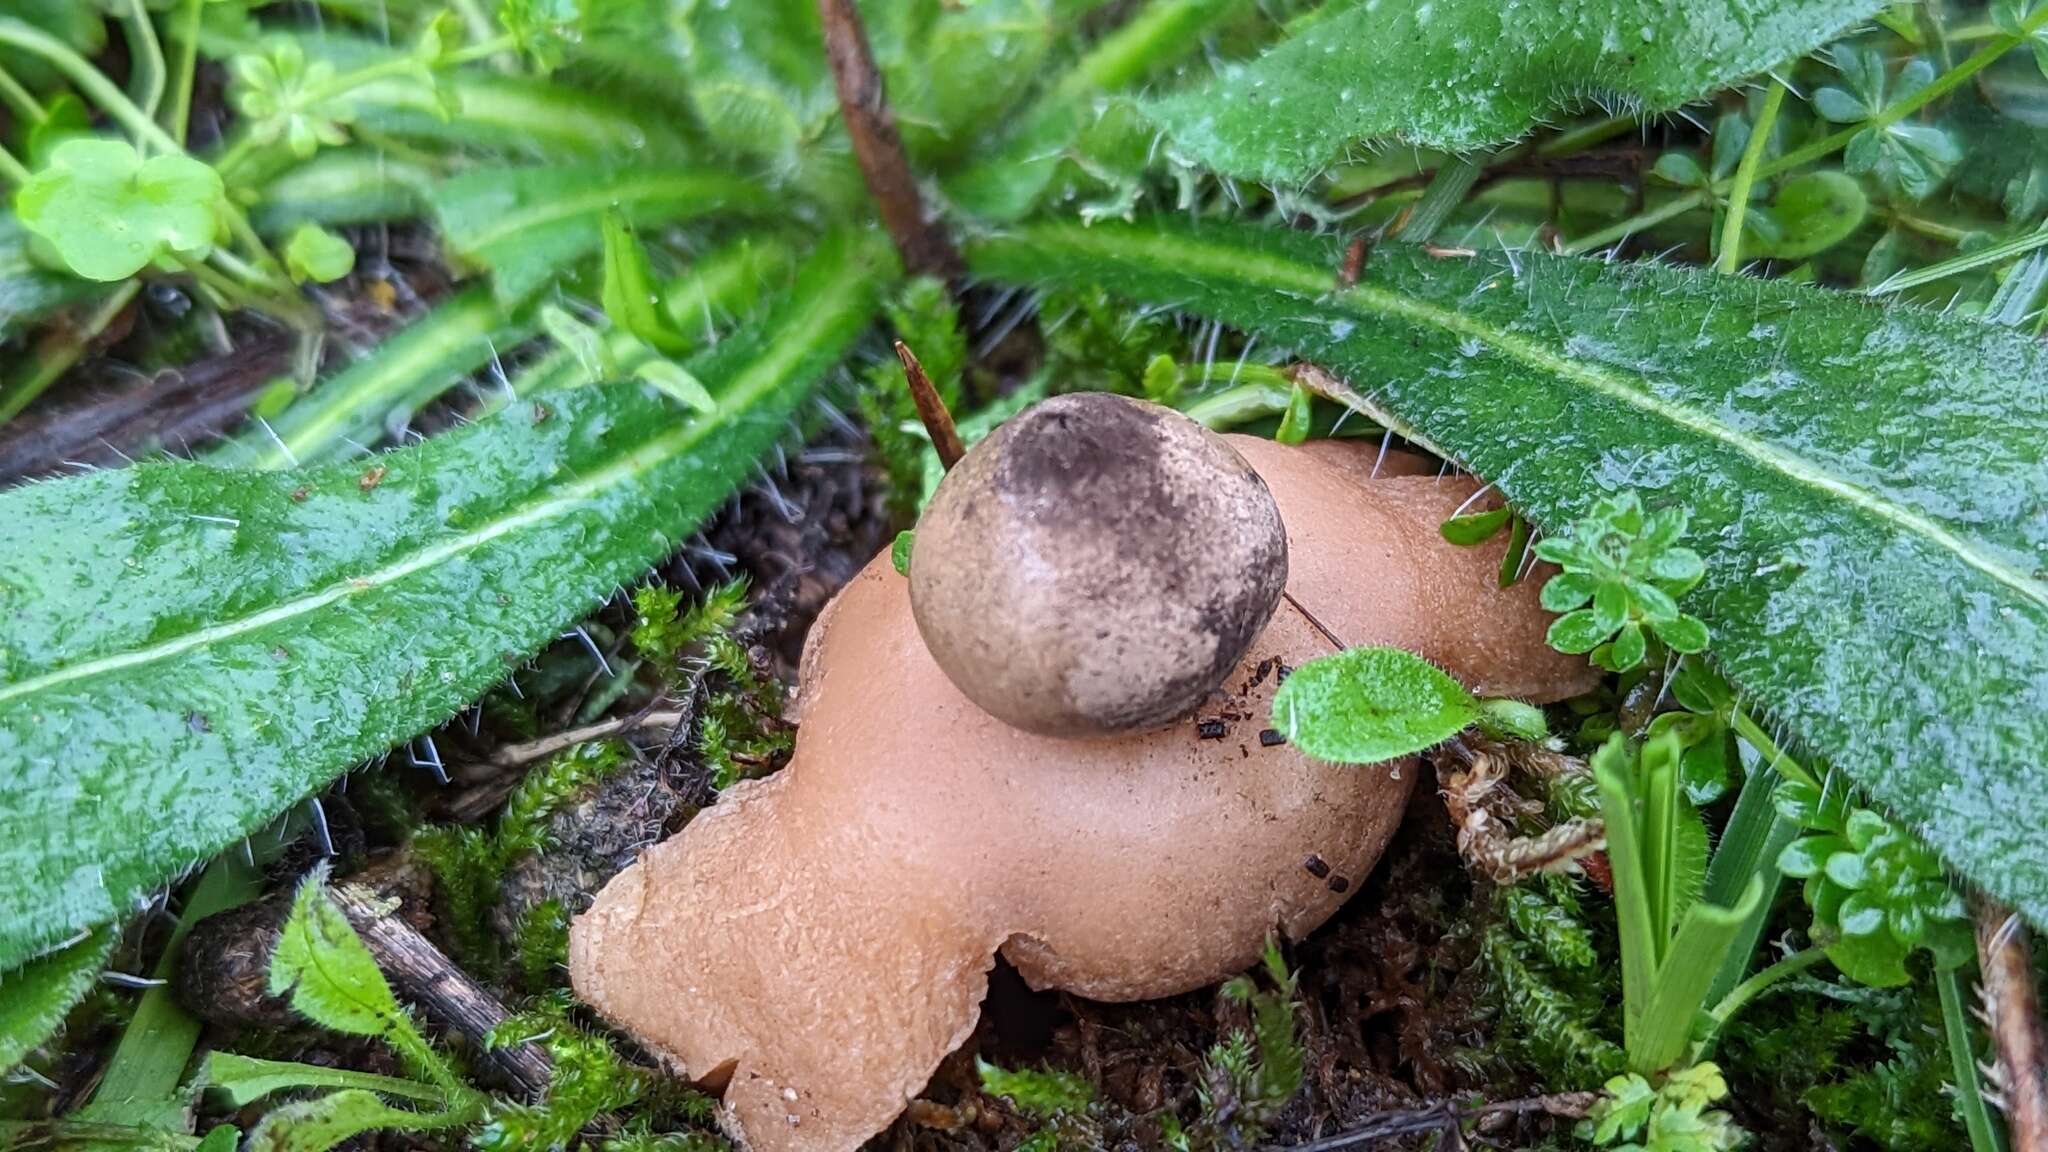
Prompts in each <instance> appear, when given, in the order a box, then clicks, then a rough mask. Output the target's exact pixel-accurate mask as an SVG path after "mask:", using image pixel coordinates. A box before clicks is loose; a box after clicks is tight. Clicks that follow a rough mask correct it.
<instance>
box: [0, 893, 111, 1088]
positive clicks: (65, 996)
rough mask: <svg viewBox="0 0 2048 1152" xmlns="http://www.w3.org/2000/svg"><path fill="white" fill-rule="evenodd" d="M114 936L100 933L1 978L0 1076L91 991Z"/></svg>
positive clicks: (53, 1029)
mask: <svg viewBox="0 0 2048 1152" xmlns="http://www.w3.org/2000/svg"><path fill="white" fill-rule="evenodd" d="M116 935H117V934H116V933H114V932H111V931H109V930H107V929H104V928H102V929H100V930H99V931H97V932H94V933H93V934H92V935H90V936H87V937H86V938H85V939H83V940H80V941H79V942H78V943H76V944H73V945H71V946H70V947H68V948H63V949H60V950H58V951H56V952H52V953H50V954H49V955H48V956H44V957H41V958H40V959H37V960H35V961H34V962H32V963H30V964H28V965H26V966H25V967H23V968H22V969H21V970H20V971H18V972H9V973H6V974H5V975H0V1072H4V1071H6V1070H7V1069H9V1068H12V1067H14V1066H15V1065H16V1064H19V1063H21V1061H22V1059H23V1058H24V1057H26V1056H27V1055H28V1054H29V1053H30V1052H33V1051H35V1049H36V1047H37V1046H38V1045H40V1044H42V1042H43V1041H45V1040H48V1039H49V1038H50V1037H51V1036H52V1035H54V1034H55V1033H56V1031H57V1029H58V1028H60V1027H62V1026H63V1024H64V1017H65V1015H66V1014H68V1013H69V1012H70V1011H71V1007H72V1005H74V1004H76V1003H78V1002H79V1001H80V1000H82V999H84V998H85V994H86V993H87V992H90V991H92V984H93V981H94V980H95V979H97V978H98V977H99V974H100V968H101V967H103V966H104V965H105V964H106V962H107V956H108V955H109V954H111V953H112V952H113V950H114V938H115V936H116Z"/></svg>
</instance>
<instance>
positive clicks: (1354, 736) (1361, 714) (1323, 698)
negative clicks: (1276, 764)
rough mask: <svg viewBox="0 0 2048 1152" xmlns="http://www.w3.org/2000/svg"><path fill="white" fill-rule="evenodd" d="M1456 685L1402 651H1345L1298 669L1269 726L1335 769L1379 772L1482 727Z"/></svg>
mask: <svg viewBox="0 0 2048 1152" xmlns="http://www.w3.org/2000/svg"><path fill="white" fill-rule="evenodd" d="M1479 715H1480V710H1479V702H1478V701H1476V700H1474V699H1473V698H1472V694H1471V693H1469V692H1467V691H1465V689H1464V687H1463V686H1461V685H1460V684H1459V683H1458V682H1457V681H1456V680H1453V679H1451V678H1450V677H1449V676H1447V675H1445V674H1444V672H1443V671H1442V670H1441V669H1439V668H1437V667H1436V666H1435V665H1433V664H1431V663H1430V662H1429V661H1427V660H1424V659H1423V658H1422V657H1420V656H1417V655H1414V654H1413V653H1410V652H1404V651H1402V650H1401V649H1399V648H1349V649H1346V650H1345V651H1342V652H1339V653H1337V654H1336V655H1335V656H1325V657H1323V658H1322V659H1320V660H1311V661H1309V662H1308V663H1306V664H1304V665H1302V666H1301V667H1299V668H1296V669H1295V670H1294V671H1293V672H1292V673H1290V674H1289V675H1288V677H1287V682H1286V683H1284V684H1282V685H1280V691H1279V692H1277V693H1275V694H1274V696H1273V726H1274V727H1276V728H1278V729H1280V731H1281V733H1282V734H1283V735H1285V736H1286V737H1287V740H1288V742H1289V743H1291V744H1293V745H1294V746H1295V747H1297V748H1299V749H1301V750H1302V751H1303V752H1305V753H1307V754H1308V755H1310V756H1313V757H1315V758H1316V759H1318V760H1328V761H1330V762H1331V763H1334V764H1378V763H1381V762H1383V761H1387V760H1392V759H1395V758H1396V757H1400V756H1407V755H1410V754H1411V753H1415V752H1420V751H1422V750H1423V749H1424V748H1429V747H1432V746H1434V745H1437V744H1441V743H1443V742H1444V741H1446V740H1448V739H1450V738H1451V737H1453V736H1456V735H1457V734H1458V733H1460V732H1462V731H1464V730H1465V729H1466V728H1467V727H1469V726H1471V724H1472V723H1473V722H1474V721H1476V720H1478V719H1479Z"/></svg>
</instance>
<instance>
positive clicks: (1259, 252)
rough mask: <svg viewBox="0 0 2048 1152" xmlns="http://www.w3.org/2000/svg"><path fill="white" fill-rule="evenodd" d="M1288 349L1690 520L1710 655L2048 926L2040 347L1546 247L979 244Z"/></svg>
mask: <svg viewBox="0 0 2048 1152" xmlns="http://www.w3.org/2000/svg"><path fill="white" fill-rule="evenodd" d="M970 261H971V263H972V264H973V265H974V267H975V268H976V270H977V272H978V273H979V274H981V275H983V276H985V277H988V278H990V279H995V280H1003V281H1009V282H1013V283H1036V284H1071V283H1080V282H1088V283H1095V284H1100V285H1102V286H1104V287H1106V288H1108V289H1110V290H1112V291H1114V292H1117V293H1119V294H1121V295H1124V296H1127V297H1130V298H1133V299H1136V300H1142V301H1145V302H1147V303H1152V304H1157V305H1166V306H1173V307H1179V308H1183V309H1186V310H1188V311H1190V312H1194V313H1196V314H1199V315H1202V316H1205V317H1209V318H1213V319H1218V320H1221V321H1223V322H1226V323H1229V324H1232V325H1234V326H1236V327H1239V328H1241V329H1244V330H1245V331H1248V332H1253V333H1257V334H1258V335H1259V337H1260V339H1261V341H1262V342H1263V343H1266V344H1268V346H1271V345H1273V344H1278V345H1280V346H1283V347H1291V348H1293V349H1294V350H1295V351H1296V352H1298V353H1299V354H1301V355H1303V356H1306V357H1309V358H1311V359H1313V360H1315V361H1316V362H1318V363H1320V364H1322V365H1324V366H1325V367H1327V368H1330V369H1332V370H1335V371H1337V372H1339V373H1341V374H1342V375H1344V376H1346V377H1347V378H1348V379H1349V380H1350V381H1351V384H1352V386H1353V387H1355V388H1356V389H1357V392H1358V394H1359V395H1358V397H1357V404H1358V406H1359V407H1361V408H1362V409H1364V410H1366V411H1367V412H1369V413H1371V414H1373V415H1375V416H1377V417H1379V418H1381V419H1383V420H1384V421H1385V422H1387V423H1388V424H1389V425H1390V426H1392V427H1394V428H1396V429H1397V430H1399V431H1400V432H1402V433H1403V434H1405V435H1408V436H1411V437H1412V438H1414V439H1416V440H1417V441H1419V442H1422V443H1424V444H1426V445H1428V446H1431V447H1433V448H1435V449H1437V450H1438V451H1440V452H1441V453H1443V454H1444V455H1446V456H1447V457H1449V458H1451V459H1454V460H1456V461H1458V462H1459V463H1460V464H1462V465H1464V466H1466V467H1468V468H1470V469H1472V470H1473V471H1475V472H1477V473H1479V474H1480V475H1483V476H1485V477H1486V478H1488V479H1489V480H1491V481H1493V482H1494V483H1495V484H1496V485H1498V487H1499V488H1500V490H1501V491H1502V492H1503V493H1504V494H1506V495H1507V497H1508V498H1509V499H1510V500H1511V501H1512V502H1513V503H1514V504H1515V505H1516V507H1518V508H1519V509H1521V510H1522V511H1523V512H1524V513H1526V514H1527V515H1529V516H1531V517H1532V518H1533V519H1535V520H1536V521H1537V522H1538V523H1539V524H1543V525H1549V526H1557V525H1561V524H1562V523H1564V522H1566V521H1568V520H1570V519H1572V518H1574V517H1576V516H1577V515H1579V514H1582V513H1583V512H1584V511H1585V510H1586V509H1587V508H1588V507H1589V506H1590V505H1591V504H1592V503H1593V502H1594V501H1595V500H1597V499H1598V498H1599V497H1600V496H1601V495H1602V494H1603V493H1605V492H1609V491H1617V490H1623V489H1635V490H1637V491H1640V492H1641V493H1643V495H1644V496H1645V498H1646V499H1647V500H1648V501H1649V502H1650V503H1651V504H1653V505H1659V504H1682V505H1685V506H1687V507H1689V508H1691V509H1692V512H1693V530H1692V533H1691V542H1692V544H1693V545H1694V546H1695V547H1696V548H1698V549H1699V550H1700V551H1701V552H1702V554H1704V555H1705V557H1706V559H1707V564H1708V575H1707V579H1706V581H1705V582H1704V583H1703V584H1702V585H1701V587H1700V588H1699V589H1698V590H1696V591H1695V592H1694V593H1693V594H1692V595H1691V597H1689V599H1688V606H1689V608H1690V609H1691V610H1693V611H1694V612H1695V613H1696V614H1697V615H1699V616H1701V617H1702V618H1704V619H1705V620H1707V622H1708V623H1709V624H1710V625H1712V627H1713V630H1714V647H1713V652H1714V656H1715V658H1716V659H1717V660H1718V661H1719V662H1720V663H1721V665H1722V666H1723V668H1724V670H1725V671H1726V672H1727V673H1728V674H1729V675H1730V677H1731V678H1732V679H1733V680H1734V681H1735V682H1736V683H1737V684H1738V685H1740V686H1741V687H1742V689H1743V690H1744V691H1745V693H1746V694H1748V696H1749V697H1750V698H1752V699H1753V700H1755V701H1758V702H1760V703H1761V704H1762V705H1764V706H1765V707H1766V709H1767V710H1768V711H1769V713H1770V715H1771V716H1772V718H1773V719H1774V720H1775V721H1776V722H1778V723H1780V724H1782V725H1783V726H1784V727H1785V728H1786V729H1787V730H1788V731H1789V732H1790V733H1791V734H1792V735H1795V736H1796V737H1798V738H1799V740H1800V741H1801V742H1802V743H1803V744H1804V745H1805V746H1806V747H1807V748H1808V749H1809V750H1810V751H1811V752H1813V753H1815V754H1818V755H1819V756H1821V757H1823V758H1825V759H1827V760H1829V761H1830V762H1832V763H1834V764H1835V765H1837V766H1839V767H1841V768H1842V769H1843V770H1844V771H1845V772H1847V773H1848V774H1849V776H1850V777H1851V778H1852V779H1854V780H1855V781H1856V782H1857V783H1858V784H1860V785H1862V786H1863V787H1865V788H1867V789H1868V790H1869V791H1870V793H1871V794H1872V795H1873V797H1874V798H1875V799H1877V800H1878V801H1880V802H1882V803H1883V804H1885V805H1887V806H1888V807H1890V808H1891V809H1893V810H1894V811H1895V812H1896V813H1898V814H1899V815H1900V816H1901V817H1903V818H1905V819H1906V820H1907V821H1909V822H1910V823H1911V824H1913V825H1914V826H1915V827H1916V828H1917V829H1918V830H1919V831H1920V832H1921V833H1922V834H1923V835H1924V836H1926V837H1927V838H1928V840H1929V841H1930V842H1931V843H1932V844H1933V846H1934V847H1935V848H1936V849H1937V850H1938V851H1940V852H1941V853H1942V855H1943V856H1944V857H1945V858H1946V859H1947V860H1948V861H1949V863H1951V864H1952V865H1954V866H1956V867H1957V868H1959V869H1960V870H1962V871H1963V872H1965V873H1966V874H1968V875H1969V876H1970V877H1971V878H1972V879H1974V880H1975V881H1977V882H1978V883H1979V884H1982V885H1983V886H1984V887H1985V888H1987V889H1989V890H1990V891H1991V892H1992V893H1994V894H1996V895H1998V896H1999V897H2001V898H2003V899H2005V900H2007V901H2009V902H2011V903H2014V904H2016V905H2018V906H2019V907H2021V908H2023V909H2024V910H2026V911H2027V913H2028V914H2029V916H2030V917H2032V918H2033V919H2034V920H2035V922H2036V923H2048V844H2044V843H2043V842H2042V840H2041V839H2040V837H2039V835H2038V829H2039V828H2040V827H2042V826H2043V825H2044V824H2048V584H2044V573H2048V459H2044V454H2048V360H2044V353H2043V351H2042V349H2040V348H2039V347H2038V346H2036V345H2034V344H2033V343H2032V342H2030V341H2027V340H2024V339H2022V338H2020V337H2017V336H2014V335H2012V334H2010V333H2008V332H2005V331H2003V330H1999V329H1994V328H1991V327H1989V326H1986V325H1981V324H1977V323H1975V322H1972V321H1968V320H1962V319H1956V318H1950V317H1945V316H1940V315H1935V314H1932V313H1928V312H1924V311H1920V310H1916V309H1911V308H1901V307H1897V306H1892V307H1889V308H1880V307H1874V306H1872V305H1871V304H1870V303H1868V302H1867V301H1864V300H1861V299H1858V298H1851V297H1847V296H1844V295H1842V294H1839V293H1833V292H1828V291H1825V290H1820V289H1813V288H1806V287H1801V286H1797V285H1790V284H1783V283H1778V282H1768V281H1757V280H1749V279H1744V278H1738V277H1724V276H1716V275H1712V274H1709V273H1706V272H1696V271H1689V270H1683V269H1677V268H1666V267H1659V266H1654V265H1641V264H1635V265H1631V264H1609V263H1605V262H1602V261H1597V260H1574V259H1568V258H1560V257H1552V256H1546V255H1542V254H1537V253H1507V252H1501V253H1481V254H1477V255H1473V256H1469V257H1442V258H1440V257H1434V256H1431V255H1429V254H1428V253H1426V252H1424V251H1422V250H1420V249H1411V248H1406V247H1401V246H1388V247H1383V248H1381V249H1380V250H1378V251H1376V252H1375V253H1374V254H1373V256H1372V260H1371V263H1370V266H1369V267H1368V268H1367V269H1366V271H1365V275H1364V277H1363V279H1362V280H1361V282H1360V283H1359V284H1358V285H1357V286H1356V287H1355V288H1350V289H1344V288H1341V287H1340V286H1339V285H1338V283H1337V270H1338V269H1339V268H1340V267H1342V263H1343V253H1342V245H1341V242H1340V241H1337V240H1332V239H1327V238H1315V237H1308V236H1302V235H1299V234H1283V233H1276V232H1270V231H1265V230H1260V229H1254V228H1247V227H1243V226H1235V227H1209V228H1204V227H1199V226H1188V225H1184V224H1180V223H1177V222H1161V221H1144V222H1139V223H1136V224H1132V225H1097V226H1095V227H1092V228H1088V229H1083V228H1081V227H1079V226H1075V225H1066V224H1052V225H1045V226H1040V227H1035V228H1027V229H1020V230H1017V231H1014V232H1011V233H1009V234H1006V235H1002V236H998V237H994V238H992V239H988V240H985V241H983V242H981V243H980V244H978V245H976V246H975V247H974V248H973V249H972V250H971V254H970Z"/></svg>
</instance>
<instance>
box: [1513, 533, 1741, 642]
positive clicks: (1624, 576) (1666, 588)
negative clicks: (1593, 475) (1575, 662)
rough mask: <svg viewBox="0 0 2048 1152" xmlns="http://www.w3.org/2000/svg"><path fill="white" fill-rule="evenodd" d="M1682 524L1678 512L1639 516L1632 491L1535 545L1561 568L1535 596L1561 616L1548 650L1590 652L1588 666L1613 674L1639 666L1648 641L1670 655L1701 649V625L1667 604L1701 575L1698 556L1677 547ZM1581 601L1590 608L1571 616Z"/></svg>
mask: <svg viewBox="0 0 2048 1152" xmlns="http://www.w3.org/2000/svg"><path fill="white" fill-rule="evenodd" d="M1689 519H1690V517H1689V516H1688V515H1687V513H1686V511H1685V509H1683V508H1659V509H1656V510H1654V511H1652V510H1646V509H1645V508H1644V507H1643V503H1642V501H1641V500H1640V499H1638V498H1637V497H1636V495H1635V494H1634V493H1632V492H1631V493H1623V494H1621V495H1618V496H1611V497H1608V498H1607V499H1605V500H1602V501H1601V502H1600V503H1599V504H1597V505H1595V506H1594V508H1593V510H1592V511H1591V512H1590V513H1589V514H1588V515H1586V516H1585V517H1584V518H1583V519H1581V520H1579V521H1578V522H1577V523H1575V524H1573V525H1572V526H1571V528H1570V530H1569V531H1568V532H1567V533H1565V534H1564V535H1561V536H1555V537H1551V538H1550V539H1547V540H1544V541H1542V542H1540V543H1538V544H1537V545H1536V554H1537V556H1538V557H1540V558H1541V559H1544V560H1548V561H1549V562H1551V563H1552V564H1555V565H1557V566H1558V568H1559V569H1561V571H1560V572H1559V573H1558V574H1557V575H1555V576H1553V577H1551V578H1550V581H1549V582H1548V583H1546V584H1545V585H1544V587H1543V592H1542V595H1541V600H1542V603H1543V606H1544V607H1545V608H1547V609H1549V610H1550V611H1553V612H1565V615H1563V616H1560V617H1558V618H1557V620H1555V621H1554V622H1552V624H1551V628H1550V635H1549V639H1550V645H1551V647H1553V648H1556V649H1557V650H1558V651H1560V652H1569V653H1574V654H1576V653H1579V652H1590V653H1591V654H1592V656H1591V659H1592V661H1593V663H1594V664H1596V665H1598V666H1599V667H1601V668H1606V669H1608V670H1609V671H1613V672H1626V671H1628V670H1629V669H1631V668H1634V667H1636V666H1637V665H1639V664H1641V663H1642V662H1643V661H1644V660H1645V659H1646V658H1647V657H1648V656H1649V654H1650V636H1651V635H1654V636H1655V637H1656V638H1657V640H1658V641H1659V642H1660V643H1661V644H1663V645H1665V646H1668V647H1669V648H1670V649H1671V650H1672V651H1674V652H1679V653H1684V654H1689V653H1694V652H1699V651H1701V650H1702V649H1704V648H1705V647H1706V646H1707V640H1708V635H1707V626H1706V625H1705V624H1703V623H1701V622H1700V621H1699V620H1697V619H1695V618H1693V617H1691V616H1687V615H1685V614H1684V613H1682V612H1680V611H1679V610H1678V602H1677V600H1676V599H1674V597H1676V596H1678V595H1680V594H1682V593H1684V592H1685V591H1687V590H1688V589H1690V588H1692V587H1693V586H1694V585H1695V584H1698V583H1699V582H1700V580H1701V578H1702V577H1703V576H1704V575H1705V572H1706V565H1705V563H1704V562H1703V561H1702V560H1701V559H1700V557H1699V554H1698V553H1696V552H1694V551H1692V550H1691V549H1689V548H1682V547H1679V545H1678V541H1679V539H1680V538H1682V537H1683V536H1684V535H1685V529H1686V524H1687V521H1688V520H1689ZM1553 589H1555V591H1553ZM1589 599H1590V600H1591V601H1592V607H1591V608H1582V609H1579V610H1577V611H1571V609H1575V608H1578V606H1579V605H1581V604H1584V603H1585V602H1586V601H1587V600H1589ZM1645 629H1647V630H1648V631H1647V632H1646V631H1645Z"/></svg>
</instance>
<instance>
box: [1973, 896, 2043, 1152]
mask: <svg viewBox="0 0 2048 1152" xmlns="http://www.w3.org/2000/svg"><path fill="white" fill-rule="evenodd" d="M1976 914H1977V966H1978V968H1979V969H1980V970H1981V971H1982V984H1981V985H1980V986H1979V993H1980V995H1981V996H1982V997H1983V1000H1984V1015H1985V1018H1986V1020H1987V1021H1988V1022H1989V1024H1990V1026H1991V1039H1992V1042H1993V1044H1994V1045H1995V1046H1996V1048H1997V1050H1998V1066H1997V1067H1996V1068H1995V1069H1993V1070H1992V1073H1993V1075H1992V1079H1993V1080H1995V1081H1996V1082H1997V1084H1998V1086H1999V1095H2000V1097H2001V1098H2002V1099H2003V1101H2004V1105H2005V1119H2006V1126H2007V1128H2008V1129H2009V1134H2010V1136H2011V1143H2012V1149H2013V1152H2048V1087H2044V1085H2043V1081H2042V1073H2043V1068H2042V1062H2043V1060H2044V1059H2048V1047H2044V1045H2043V1042H2042V1039H2041V1003H2040V997H2039V996H2038V995H2037V994H2036V993H2035V991H2034V960H2033V956H2032V953H2031V950H2030V949H2029V948H2028V946H2027V926H2026V924H2025V922H2023V921H2022V920H2021V919H2020V917H2019V914H2018V913H2017V912H2014V911H2013V910H2012V909H2010V908H2007V907H2006V906H2005V905H2003V904H2000V903H1998V902H1997V901H1995V900H1992V899H1990V898H1988V897H1982V898H1979V899H1978V900H1977V907H1976Z"/></svg>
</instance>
